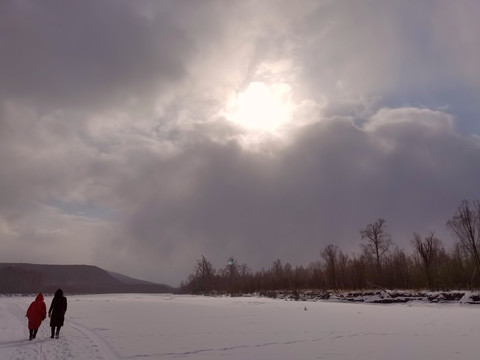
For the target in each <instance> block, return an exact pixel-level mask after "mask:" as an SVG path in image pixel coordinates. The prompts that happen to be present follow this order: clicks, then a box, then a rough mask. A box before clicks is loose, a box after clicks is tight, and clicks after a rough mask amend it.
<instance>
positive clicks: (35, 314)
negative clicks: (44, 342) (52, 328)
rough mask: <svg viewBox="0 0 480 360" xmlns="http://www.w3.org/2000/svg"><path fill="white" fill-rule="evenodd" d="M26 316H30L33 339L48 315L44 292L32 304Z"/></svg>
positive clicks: (29, 323) (29, 324) (30, 329)
mask: <svg viewBox="0 0 480 360" xmlns="http://www.w3.org/2000/svg"><path fill="white" fill-rule="evenodd" d="M25 316H26V317H27V318H28V330H29V332H30V338H29V340H33V339H35V338H36V337H37V331H38V328H39V327H40V325H41V324H42V321H43V320H45V318H46V317H47V307H46V306H45V302H44V301H43V294H42V293H39V294H38V295H37V297H36V298H35V301H34V302H32V303H31V304H30V306H29V307H28V310H27V314H26V315H25Z"/></svg>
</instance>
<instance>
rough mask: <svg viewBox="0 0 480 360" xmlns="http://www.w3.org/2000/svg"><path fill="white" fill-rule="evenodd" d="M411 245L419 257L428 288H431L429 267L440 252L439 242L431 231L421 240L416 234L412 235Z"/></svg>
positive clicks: (431, 281)
mask: <svg viewBox="0 0 480 360" xmlns="http://www.w3.org/2000/svg"><path fill="white" fill-rule="evenodd" d="M412 244H413V246H414V249H415V252H416V253H417V254H418V255H419V256H420V258H421V260H422V263H423V266H424V268H425V274H426V275H427V282H428V287H429V288H430V289H432V288H433V279H432V272H431V267H432V264H433V262H434V261H435V260H436V258H437V257H438V255H439V252H440V251H441V248H442V244H441V241H440V240H439V239H438V238H437V237H435V232H434V231H431V232H430V233H429V234H428V235H427V236H426V237H425V238H424V239H423V240H422V238H421V237H420V235H418V234H417V233H413V240H412Z"/></svg>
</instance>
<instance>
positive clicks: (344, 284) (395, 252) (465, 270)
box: [180, 200, 480, 295]
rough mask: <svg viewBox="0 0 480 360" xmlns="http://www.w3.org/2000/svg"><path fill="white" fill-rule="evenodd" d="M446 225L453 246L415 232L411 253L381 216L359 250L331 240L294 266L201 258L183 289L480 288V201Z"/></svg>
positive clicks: (198, 291) (365, 234)
mask: <svg viewBox="0 0 480 360" xmlns="http://www.w3.org/2000/svg"><path fill="white" fill-rule="evenodd" d="M447 227H448V229H449V230H450V231H451V232H452V234H453V236H454V238H455V244H454V246H453V247H452V248H451V249H450V250H446V249H445V248H444V247H443V244H442V242H441V240H440V239H438V238H437V237H436V235H435V231H431V232H429V233H427V234H417V233H413V234H412V239H411V245H412V248H413V250H412V251H410V252H409V253H407V252H405V251H404V250H402V249H399V248H398V247H397V246H395V244H394V243H393V241H392V237H391V235H390V234H389V233H388V231H387V230H388V229H387V222H386V220H385V219H381V218H380V219H378V220H376V221H375V222H373V223H371V224H368V225H366V226H365V228H363V229H360V233H359V242H360V252H359V253H358V254H357V253H355V254H345V253H344V252H343V251H342V250H341V249H339V248H338V246H336V245H333V244H329V245H327V246H325V248H324V249H323V250H322V251H321V253H320V259H319V261H316V262H313V263H310V264H309V265H308V266H307V267H304V266H297V267H292V266H291V265H290V264H289V263H285V264H284V263H282V261H281V260H279V259H278V260H275V261H274V262H273V264H272V265H271V267H270V268H268V269H262V270H261V271H257V272H252V271H251V270H250V268H249V267H248V265H247V264H244V263H239V262H238V261H237V260H236V259H235V258H233V257H232V258H230V259H229V261H228V264H227V266H226V267H225V268H223V269H219V270H217V269H215V268H214V267H213V266H212V264H211V263H210V261H209V260H208V259H207V258H206V257H205V256H202V257H201V258H200V259H198V260H197V263H196V265H195V267H194V270H193V272H192V274H191V275H190V276H189V277H188V279H187V280H185V281H183V282H182V284H181V286H180V292H183V293H191V294H214V293H224V294H232V295H235V294H245V293H254V292H259V293H262V292H269V291H276V290H291V291H298V290H306V289H321V290H366V289H385V288H388V289H430V290H454V289H478V288H480V201H478V200H477V201H468V200H464V201H462V203H461V204H460V206H459V207H458V209H457V210H456V212H455V213H454V215H453V216H452V218H451V219H450V220H448V221H447Z"/></svg>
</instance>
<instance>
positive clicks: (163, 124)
mask: <svg viewBox="0 0 480 360" xmlns="http://www.w3.org/2000/svg"><path fill="white" fill-rule="evenodd" d="M478 14H480V2H478V1H476V0H471V1H469V0H457V1H450V0H432V1H430V0H422V1H405V0H398V1H397V0H387V1H385V0H361V1H342V0H335V1H329V0H325V1H321V0H315V1H313V0H295V1H290V0H278V1H268V0H257V1H255V0H238V1H235V0H229V1H224V0H185V1H184V0H171V1H167V0H165V1H164V0H159V1H143V0H136V1H119V0H115V1H113V0H112V1H107V0H102V1H98V0H82V1H64V0H48V1H38V0H31V1H28V0H18V1H10V0H4V1H1V2H0V262H32V263H49V264H92V265H97V266H100V267H102V268H105V269H107V270H112V271H117V272H121V273H123V274H126V275H129V276H133V277H138V278H141V279H146V280H152V281H157V282H163V283H168V284H170V285H174V286H175V285H178V284H179V283H180V281H181V280H184V279H186V277H187V276H188V274H190V273H191V271H192V269H193V267H194V265H195V262H196V260H197V259H198V258H200V256H201V255H202V254H203V255H205V256H206V257H207V259H209V260H210V261H211V262H212V263H213V265H214V266H215V267H216V268H223V267H224V266H225V265H226V263H227V260H228V258H229V257H230V256H234V257H235V258H236V259H237V260H238V261H239V262H241V263H247V264H248V265H249V266H250V267H251V268H252V269H253V270H260V269H261V268H262V267H265V268H268V267H270V266H271V264H272V263H273V261H274V260H275V259H277V258H280V259H281V260H282V262H290V263H291V264H292V265H293V266H296V265H308V264H309V263H310V262H313V261H316V260H319V259H320V252H321V251H322V249H323V248H324V247H325V246H326V245H328V244H330V243H332V244H336V245H338V246H339V247H340V248H341V249H342V250H343V251H344V252H346V253H353V252H358V251H359V249H360V243H361V239H360V234H359V230H360V229H361V228H363V227H365V226H366V225H367V224H369V223H371V222H373V221H375V220H376V219H377V218H380V217H381V218H385V219H386V221H387V227H388V231H389V232H390V233H391V234H392V239H393V241H394V242H395V243H396V244H397V245H398V246H399V247H400V248H403V249H405V250H406V251H408V252H410V251H411V246H410V240H411V239H412V233H413V232H418V233H420V234H426V233H427V232H428V231H430V230H435V231H436V232H437V234H438V235H439V237H440V238H441V239H442V241H443V243H444V245H445V247H446V248H449V247H450V246H451V245H452V244H453V238H452V237H451V235H450V234H449V232H448V231H447V229H446V226H445V223H446V221H447V220H448V219H449V218H450V217H451V216H452V215H453V213H454V212H455V210H456V209H457V207H458V206H459V204H460V202H461V201H462V200H463V199H468V200H476V199H480V186H479V184H480V106H479V104H480V66H479V64H480V22H479V21H478Z"/></svg>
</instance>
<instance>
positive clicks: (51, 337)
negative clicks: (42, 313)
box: [50, 327, 55, 339]
mask: <svg viewBox="0 0 480 360" xmlns="http://www.w3.org/2000/svg"><path fill="white" fill-rule="evenodd" d="M54 331H55V330H54V328H53V327H52V336H50V339H53V333H54Z"/></svg>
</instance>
